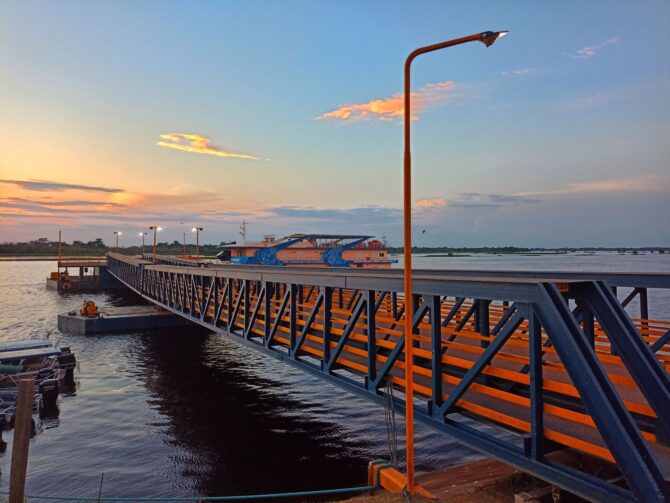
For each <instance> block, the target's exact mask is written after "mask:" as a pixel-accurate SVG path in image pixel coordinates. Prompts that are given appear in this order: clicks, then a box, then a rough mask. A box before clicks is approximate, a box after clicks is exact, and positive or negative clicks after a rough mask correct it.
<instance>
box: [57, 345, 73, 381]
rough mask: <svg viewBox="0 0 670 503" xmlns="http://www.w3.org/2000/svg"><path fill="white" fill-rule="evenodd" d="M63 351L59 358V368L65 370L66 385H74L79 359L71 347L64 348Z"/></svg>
mask: <svg viewBox="0 0 670 503" xmlns="http://www.w3.org/2000/svg"><path fill="white" fill-rule="evenodd" d="M61 351H63V352H62V353H61V355H60V356H59V357H58V366H59V367H60V368H62V369H65V378H64V381H65V383H66V384H72V383H74V368H75V366H76V365H77V359H76V358H75V356H74V353H72V352H71V351H70V348H69V347H62V348H61Z"/></svg>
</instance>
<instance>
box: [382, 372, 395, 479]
mask: <svg viewBox="0 0 670 503" xmlns="http://www.w3.org/2000/svg"><path fill="white" fill-rule="evenodd" d="M384 416H385V420H386V421H385V422H386V440H387V442H388V447H389V459H390V461H391V464H392V465H393V467H394V468H396V469H397V468H398V429H397V427H396V421H395V405H394V397H393V383H392V382H391V380H390V379H387V380H386V390H385V392H384Z"/></svg>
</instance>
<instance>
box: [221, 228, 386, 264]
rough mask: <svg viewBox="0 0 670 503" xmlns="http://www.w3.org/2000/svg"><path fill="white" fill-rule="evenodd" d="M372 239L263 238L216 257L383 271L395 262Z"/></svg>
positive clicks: (233, 245) (226, 248)
mask: <svg viewBox="0 0 670 503" xmlns="http://www.w3.org/2000/svg"><path fill="white" fill-rule="evenodd" d="M372 238H373V236H361V235H346V234H291V235H290V236H286V237H283V238H279V239H275V237H274V236H266V237H265V239H263V241H259V242H255V243H231V244H227V245H224V246H223V249H222V251H221V252H220V253H219V254H218V255H217V258H218V259H219V260H221V261H223V262H227V263H230V264H238V265H268V266H280V267H281V266H285V267H355V268H366V269H385V268H389V267H391V264H393V263H395V262H397V260H395V259H392V258H390V257H389V254H388V249H387V247H386V245H385V244H384V243H382V242H381V241H379V240H376V239H372Z"/></svg>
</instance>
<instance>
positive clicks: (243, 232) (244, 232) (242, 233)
mask: <svg viewBox="0 0 670 503" xmlns="http://www.w3.org/2000/svg"><path fill="white" fill-rule="evenodd" d="M240 236H242V242H243V243H246V242H247V221H246V220H242V225H240Z"/></svg>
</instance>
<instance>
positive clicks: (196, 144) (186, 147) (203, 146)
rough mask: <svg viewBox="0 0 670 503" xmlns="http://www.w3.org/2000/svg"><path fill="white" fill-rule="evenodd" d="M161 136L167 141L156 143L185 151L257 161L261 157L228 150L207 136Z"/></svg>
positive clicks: (171, 134) (172, 134) (177, 134)
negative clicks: (211, 143)
mask: <svg viewBox="0 0 670 503" xmlns="http://www.w3.org/2000/svg"><path fill="white" fill-rule="evenodd" d="M161 138H163V140H167V141H158V142H156V145H158V146H160V147H168V148H174V149H177V150H183V151H184V152H193V153H195V154H210V155H216V156H218V157H237V158H239V159H250V160H253V161H257V160H258V159H259V158H258V157H256V156H254V155H250V154H238V153H235V152H228V151H226V150H224V149H222V148H221V147H217V146H215V145H210V139H209V138H207V137H206V136H200V135H197V134H182V133H170V134H162V135H161Z"/></svg>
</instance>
